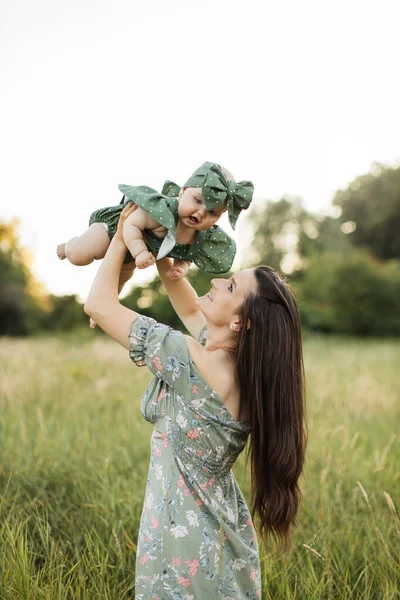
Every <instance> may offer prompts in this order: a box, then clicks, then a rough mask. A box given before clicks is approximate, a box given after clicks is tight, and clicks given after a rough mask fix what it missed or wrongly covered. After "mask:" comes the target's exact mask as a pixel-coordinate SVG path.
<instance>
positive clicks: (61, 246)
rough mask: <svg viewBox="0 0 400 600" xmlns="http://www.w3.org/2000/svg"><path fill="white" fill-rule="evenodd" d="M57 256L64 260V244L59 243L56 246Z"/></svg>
mask: <svg viewBox="0 0 400 600" xmlns="http://www.w3.org/2000/svg"><path fill="white" fill-rule="evenodd" d="M57 256H58V258H59V259H60V260H64V258H65V257H66V254H65V244H59V245H58V246H57Z"/></svg>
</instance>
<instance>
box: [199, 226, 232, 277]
mask: <svg viewBox="0 0 400 600" xmlns="http://www.w3.org/2000/svg"><path fill="white" fill-rule="evenodd" d="M235 255H236V243H235V241H234V240H233V239H232V238H231V237H229V235H228V234H227V233H225V231H224V230H223V229H221V227H218V225H213V227H211V228H210V229H209V230H208V231H207V236H206V238H205V240H204V243H203V244H202V247H201V248H199V250H198V251H197V253H196V256H195V257H194V258H193V262H194V263H195V264H196V265H197V266H198V267H199V269H200V270H201V271H203V272H204V273H210V274H212V275H218V274H219V273H227V272H228V271H229V270H230V269H231V267H232V264H233V261H234V259H235Z"/></svg>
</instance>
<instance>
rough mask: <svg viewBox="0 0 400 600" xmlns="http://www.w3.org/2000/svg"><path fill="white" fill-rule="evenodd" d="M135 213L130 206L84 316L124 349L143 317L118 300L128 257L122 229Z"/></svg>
mask: <svg viewBox="0 0 400 600" xmlns="http://www.w3.org/2000/svg"><path fill="white" fill-rule="evenodd" d="M134 210H135V207H134V205H132V204H128V206H126V207H125V208H124V210H123V211H122V213H121V216H120V220H119V222H118V229H117V233H116V234H115V236H114V237H113V239H112V240H111V244H110V246H109V248H108V250H107V253H106V255H105V257H104V259H103V262H102V263H101V265H100V268H99V270H98V271H97V274H96V277H95V278H94V281H93V283H92V287H91V289H90V292H89V296H88V298H87V300H86V303H85V313H86V314H87V315H89V316H90V317H92V319H94V320H95V321H96V323H97V325H99V326H100V327H101V328H102V329H103V331H104V332H105V333H106V334H107V335H109V336H110V337H112V338H113V339H114V340H116V341H117V342H118V343H120V344H121V346H124V347H125V348H129V333H130V329H131V325H132V323H133V321H134V320H135V319H136V318H137V317H138V316H140V315H139V313H137V312H136V311H134V310H130V309H129V308H126V307H125V306H122V305H121V304H120V303H119V299H118V282H119V274H120V272H121V267H122V264H123V262H124V258H125V255H126V245H125V243H124V241H123V238H122V229H123V224H124V221H125V219H126V218H127V217H128V216H129V215H130V214H131V213H132V212H133V211H134Z"/></svg>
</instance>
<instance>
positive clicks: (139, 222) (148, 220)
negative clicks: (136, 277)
mask: <svg viewBox="0 0 400 600" xmlns="http://www.w3.org/2000/svg"><path fill="white" fill-rule="evenodd" d="M145 229H153V230H154V229H160V224H159V223H158V222H157V221H156V220H155V219H153V218H152V217H150V216H149V215H148V214H147V213H146V212H145V211H144V210H143V209H142V208H137V209H136V210H135V212H133V213H132V214H131V215H129V217H128V218H127V219H126V221H125V223H124V228H123V237H124V242H125V244H126V245H127V247H128V250H129V252H130V253H131V254H132V256H133V258H134V259H135V263H136V266H137V268H138V269H145V268H146V267H149V266H150V265H152V264H154V263H155V262H156V259H155V258H154V256H153V255H152V254H151V252H149V251H148V250H147V246H146V244H145V241H144V239H143V231H144V230H145Z"/></svg>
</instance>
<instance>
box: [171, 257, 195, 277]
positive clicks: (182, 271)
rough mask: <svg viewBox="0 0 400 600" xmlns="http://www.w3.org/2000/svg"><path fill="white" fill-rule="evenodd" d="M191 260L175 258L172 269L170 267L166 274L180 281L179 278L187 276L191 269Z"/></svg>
mask: <svg viewBox="0 0 400 600" xmlns="http://www.w3.org/2000/svg"><path fill="white" fill-rule="evenodd" d="M189 267H190V262H188V261H187V260H180V259H177V258H175V259H174V266H173V267H172V269H169V270H168V271H167V272H166V276H167V277H168V279H172V280H175V281H178V280H179V279H183V277H186V275H187V272H188V271H189Z"/></svg>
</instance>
